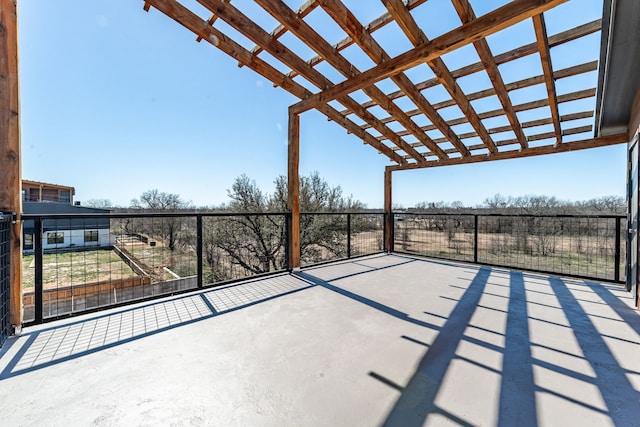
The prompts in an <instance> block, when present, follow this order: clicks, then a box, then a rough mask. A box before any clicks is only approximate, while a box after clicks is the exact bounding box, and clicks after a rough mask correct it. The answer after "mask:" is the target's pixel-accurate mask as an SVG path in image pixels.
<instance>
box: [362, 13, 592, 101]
mask: <svg viewBox="0 0 640 427" xmlns="http://www.w3.org/2000/svg"><path fill="white" fill-rule="evenodd" d="M601 26H602V21H601V20H600V19H597V20H595V21H592V22H590V23H588V24H585V25H581V26H579V27H576V28H573V29H571V30H567V31H563V32H562V33H558V34H555V35H553V36H550V37H549V47H550V48H552V47H555V46H559V45H561V44H564V43H569V42H571V41H573V40H576V39H578V38H580V37H584V36H588V35H589V34H593V33H595V32H597V31H600V28H601ZM536 52H538V45H537V44H536V43H531V44H528V45H526V46H522V47H519V48H516V49H513V50H510V51H507V52H504V53H501V54H499V55H496V56H495V57H494V59H495V61H496V64H497V65H502V64H506V63H508V62H511V61H515V60H516V59H520V58H524V57H526V56H529V55H532V54H534V53H536ZM593 63H595V64H596V68H595V69H596V70H597V69H598V61H593ZM590 64H591V63H590ZM483 69H484V64H482V62H476V63H474V64H471V65H467V66H465V67H462V68H459V69H457V70H453V71H451V75H452V76H453V77H454V78H455V79H459V78H460V77H466V76H469V75H471V74H474V73H477V72H479V71H482V70H483ZM558 72H559V71H556V73H558ZM543 77H544V76H543ZM555 78H556V79H558V78H560V77H558V76H555ZM542 82H544V81H541V83H542ZM439 84H440V81H439V80H438V79H437V78H435V77H434V78H432V79H429V80H425V81H423V82H420V83H416V88H418V90H420V91H423V90H425V89H429V88H432V87H434V86H437V85H439ZM511 84H512V83H508V84H507V90H513V89H510V88H509V86H510V85H511ZM387 96H388V97H389V98H391V99H397V98H401V97H403V96H405V95H404V92H402V91H401V90H399V91H396V92H391V93H389V94H387ZM374 105H375V103H373V102H365V103H363V104H362V106H363V107H365V108H369V107H373V106H374Z"/></svg>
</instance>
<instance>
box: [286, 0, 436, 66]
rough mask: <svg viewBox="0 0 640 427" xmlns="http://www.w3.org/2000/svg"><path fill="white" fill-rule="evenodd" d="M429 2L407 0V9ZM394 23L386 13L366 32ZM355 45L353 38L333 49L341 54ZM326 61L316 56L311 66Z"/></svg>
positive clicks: (367, 27)
mask: <svg viewBox="0 0 640 427" xmlns="http://www.w3.org/2000/svg"><path fill="white" fill-rule="evenodd" d="M426 1H427V0H407V8H408V9H409V10H411V9H414V8H416V7H418V6H420V5H421V4H423V3H426ZM391 22H393V17H392V16H391V14H390V13H385V14H383V15H382V16H379V17H378V18H376V19H374V20H373V21H371V22H370V23H369V24H368V25H367V26H366V30H367V31H368V32H369V33H373V32H375V31H377V30H379V29H380V28H383V27H384V26H386V25H387V24H389V23H391ZM354 43H355V41H354V40H353V39H352V38H351V37H346V38H344V39H342V40H340V41H339V42H338V43H336V44H335V45H334V46H333V48H334V49H335V50H336V51H337V52H340V51H342V50H344V49H346V48H348V47H349V46H352V45H353V44H354ZM323 61H324V58H323V57H322V55H317V56H314V57H313V58H311V59H310V60H309V65H312V66H316V65H318V64H320V63H321V62H323ZM290 76H291V77H295V76H296V74H295V72H294V71H292V72H291V74H290Z"/></svg>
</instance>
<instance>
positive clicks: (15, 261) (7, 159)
mask: <svg viewBox="0 0 640 427" xmlns="http://www.w3.org/2000/svg"><path fill="white" fill-rule="evenodd" d="M19 114H20V98H19V88H18V16H17V8H16V3H15V1H14V0H0V164H1V165H2V166H1V167H0V212H3V213H11V212H15V213H16V214H17V220H16V222H15V223H14V224H12V226H11V241H10V244H9V246H10V248H9V263H10V265H11V266H12V267H11V268H10V269H9V270H10V273H9V281H10V284H9V316H10V322H11V324H12V325H22V320H23V319H22V317H23V305H22V304H23V303H22V268H21V267H22V224H21V220H20V214H21V213H22V184H21V181H20V179H21V175H22V171H21V166H20V162H21V160H20V159H21V155H22V152H21V146H20V116H19Z"/></svg>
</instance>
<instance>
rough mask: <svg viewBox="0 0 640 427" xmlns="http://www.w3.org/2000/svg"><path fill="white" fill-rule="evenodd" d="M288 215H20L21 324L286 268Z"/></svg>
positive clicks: (178, 213)
mask: <svg viewBox="0 0 640 427" xmlns="http://www.w3.org/2000/svg"><path fill="white" fill-rule="evenodd" d="M288 217H289V216H288V214H286V213H280V212H277V213H246V214H245V213H242V214H240V213H193V212H190V213H185V212H173V213H117V214H84V215H82V214H80V215H78V214H71V215H30V214H25V215H23V216H22V219H23V243H24V244H23V284H22V286H23V295H24V296H23V305H24V321H25V324H27V325H28V324H32V323H41V322H43V321H47V320H53V319H57V318H61V317H67V316H70V315H75V314H80V313H86V312H90V311H95V310H102V309H106V308H110V307H114V306H120V305H124V304H128V303H131V302H134V301H140V300H145V299H150V298H157V297H160V296H166V295H171V294H176V293H180V292H186V291H189V290H194V289H197V288H199V287H204V286H211V285H213V284H221V283H228V282H231V281H235V280H240V279H245V278H248V277H254V276H258V275H261V274H267V273H273V272H278V271H285V270H287V269H288V266H287V256H286V255H287V221H288Z"/></svg>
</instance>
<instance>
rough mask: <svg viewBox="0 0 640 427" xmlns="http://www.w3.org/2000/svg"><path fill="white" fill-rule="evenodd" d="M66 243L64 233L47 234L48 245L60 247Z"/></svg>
mask: <svg viewBox="0 0 640 427" xmlns="http://www.w3.org/2000/svg"><path fill="white" fill-rule="evenodd" d="M60 243H64V233H63V232H62V231H52V232H49V233H47V244H48V245H58V244H60Z"/></svg>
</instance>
